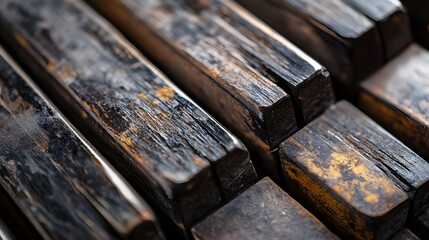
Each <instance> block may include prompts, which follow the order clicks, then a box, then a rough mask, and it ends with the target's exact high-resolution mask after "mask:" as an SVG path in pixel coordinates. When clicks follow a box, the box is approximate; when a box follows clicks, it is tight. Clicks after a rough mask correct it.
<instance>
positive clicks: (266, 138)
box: [88, 0, 334, 172]
mask: <svg viewBox="0 0 429 240" xmlns="http://www.w3.org/2000/svg"><path fill="white" fill-rule="evenodd" d="M88 2H90V3H92V4H93V5H94V6H95V7H96V8H97V9H99V10H100V12H102V13H103V14H104V15H105V16H106V17H107V18H108V19H109V20H111V21H112V22H113V23H115V24H116V26H117V27H119V29H121V30H122V31H123V33H125V34H126V35H127V36H128V37H129V39H131V40H132V41H133V42H134V43H135V44H136V45H138V46H139V47H140V49H142V50H143V51H144V52H145V53H146V54H147V55H148V56H150V58H151V59H153V60H154V61H155V62H156V63H157V65H158V66H159V67H160V68H161V69H162V70H164V71H165V72H166V73H168V75H169V76H170V77H171V78H172V79H173V80H175V81H176V82H177V83H178V84H179V85H180V86H181V87H183V88H184V89H185V90H186V91H187V92H189V93H190V94H191V95H192V96H193V97H195V98H196V99H198V101H199V102H201V103H202V104H203V105H204V106H205V107H206V108H207V109H209V110H210V111H211V112H212V113H213V114H214V115H215V116H216V117H217V118H218V119H220V120H221V121H222V122H223V123H225V124H226V125H227V127H228V128H230V129H231V130H233V131H234V133H236V134H237V135H238V136H239V137H240V139H243V141H245V143H246V145H247V146H249V149H250V150H251V151H253V153H255V152H256V154H255V155H257V156H258V158H260V159H269V158H271V156H270V151H272V150H274V149H276V148H277V147H278V144H279V143H280V142H281V141H283V140H284V139H286V137H288V136H290V135H291V134H292V133H293V132H295V131H296V129H297V127H296V124H295V117H294V110H293V106H294V107H295V113H296V114H297V121H298V123H299V124H301V125H303V124H304V123H307V122H309V121H311V120H312V119H314V118H315V117H316V116H318V115H319V114H320V113H321V112H323V111H324V110H325V109H326V108H327V107H328V106H329V105H330V104H331V103H332V102H333V100H334V96H333V91H332V87H331V82H330V79H329V75H328V73H327V72H326V70H325V69H324V68H323V67H322V66H320V65H319V64H318V63H316V62H315V61H314V60H313V59H311V58H309V57H308V56H307V55H306V54H304V53H303V52H302V51H300V50H299V49H297V48H296V47H295V46H293V45H292V44H291V43H290V42H288V41H287V40H285V39H284V38H282V37H281V36H280V35H279V34H277V33H275V32H274V31H272V30H271V29H269V28H268V27H266V26H265V25H264V24H262V23H261V22H260V21H259V20H257V19H256V18H254V17H253V16H251V15H249V14H248V13H247V12H246V11H244V10H243V9H241V8H240V7H239V6H238V5H237V4H236V3H234V2H232V1H229V0H222V1H215V2H213V3H212V5H211V7H208V8H204V9H200V11H198V12H195V11H193V9H190V8H188V7H187V5H186V4H185V3H184V2H183V1H177V0H167V1H162V0H155V1H152V0H143V1H135V0H113V1H108V2H106V1H102V0H89V1H88ZM187 2H197V4H198V2H199V1H195V0H194V1H191V0H189V1H187ZM191 6H193V5H191ZM166 56H168V57H166ZM291 98H292V100H291ZM262 164H263V165H264V166H265V167H266V168H267V169H269V170H270V172H274V171H275V170H276V168H275V164H274V161H272V160H266V161H262Z"/></svg>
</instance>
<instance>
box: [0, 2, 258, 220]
mask: <svg viewBox="0 0 429 240" xmlns="http://www.w3.org/2000/svg"><path fill="white" fill-rule="evenodd" d="M0 16H1V17H0V19H1V20H0V25H1V29H2V32H1V35H2V37H3V39H4V41H5V42H7V43H8V44H9V45H10V46H11V49H13V50H16V53H17V55H18V56H19V58H20V60H21V61H22V62H23V63H24V64H26V65H27V66H28V68H29V70H30V71H31V72H32V73H33V74H34V75H36V76H38V78H39V79H40V84H41V85H42V86H43V87H44V88H45V89H46V91H47V92H48V93H50V94H52V95H53V98H54V99H56V102H57V103H58V104H59V105H60V106H61V107H62V109H64V110H66V111H67V112H68V113H67V115H68V116H69V117H70V118H71V119H74V122H75V123H76V124H78V125H79V126H80V127H81V129H84V130H85V131H88V132H87V136H89V137H90V139H91V140H92V141H93V142H94V143H95V144H96V145H97V147H98V148H99V149H100V150H101V151H102V152H103V153H105V154H106V155H108V156H109V157H110V159H111V162H112V163H113V164H114V165H115V167H117V168H118V169H120V170H121V171H122V172H123V173H124V174H126V177H129V178H130V180H132V182H133V184H134V186H135V187H136V188H137V189H138V190H139V191H141V192H143V193H145V195H149V197H151V198H152V199H153V200H154V201H155V202H157V203H158V204H159V205H160V206H161V207H162V208H163V209H164V211H165V212H166V213H167V214H168V215H169V216H170V217H171V218H172V219H173V220H174V221H175V222H176V223H177V224H178V225H179V226H180V227H186V225H189V224H190V223H192V222H193V221H194V220H195V219H197V218H199V217H200V216H201V215H203V214H204V213H205V212H206V211H208V210H210V209H211V208H213V207H215V206H216V205H217V204H219V203H220V201H221V196H228V195H230V194H232V193H234V192H235V191H237V190H238V189H239V188H241V187H242V186H243V185H245V184H247V183H248V182H249V181H252V180H253V179H254V178H255V177H256V174H255V171H254V168H253V165H252V163H251V162H250V160H249V157H248V153H247V151H246V150H245V147H244V146H243V145H242V144H241V143H240V142H239V141H238V140H237V139H236V138H235V137H233V136H232V135H231V134H230V133H229V132H227V131H226V130H225V129H224V128H223V127H221V126H220V125H219V124H218V123H217V122H216V121H215V120H213V119H212V118H211V117H210V116H209V115H207V114H206V113H205V112H204V111H203V110H202V109H200V108H199V107H198V106H197V105H196V104H195V103H194V102H192V101H191V100H190V99H189V98H188V97H187V96H186V95H184V94H183V93H182V92H181V91H180V90H178V89H177V88H176V87H175V86H174V85H173V84H172V83H171V82H170V81H169V80H168V79H167V78H166V77H165V76H164V75H162V73H160V72H159V71H158V70H156V69H155V68H154V67H153V66H152V65H151V64H150V63H148V62H147V60H145V59H144V58H143V57H142V56H141V55H140V54H139V53H138V52H137V51H136V50H135V49H134V48H133V47H132V46H131V45H130V44H128V43H127V42H126V41H125V40H124V39H123V37H122V36H120V35H119V34H118V33H117V32H115V31H114V29H113V28H112V27H111V26H110V25H109V24H108V23H107V22H106V21H105V20H104V19H102V18H101V17H100V16H98V15H97V14H96V13H95V12H93V11H92V10H91V9H90V8H89V7H88V6H86V5H85V4H84V3H83V2H80V1H73V0H62V1H57V0H22V1H15V0H13V1H2V2H0Z"/></svg>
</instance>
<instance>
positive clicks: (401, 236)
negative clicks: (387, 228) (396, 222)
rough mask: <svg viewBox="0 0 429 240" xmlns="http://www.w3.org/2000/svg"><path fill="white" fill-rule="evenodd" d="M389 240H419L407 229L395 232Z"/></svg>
mask: <svg viewBox="0 0 429 240" xmlns="http://www.w3.org/2000/svg"><path fill="white" fill-rule="evenodd" d="M391 240H420V238H418V237H417V236H416V235H415V234H414V233H413V232H411V231H410V229H408V228H403V229H402V230H400V231H399V232H397V233H396V234H395V235H394V236H393V237H392V238H391Z"/></svg>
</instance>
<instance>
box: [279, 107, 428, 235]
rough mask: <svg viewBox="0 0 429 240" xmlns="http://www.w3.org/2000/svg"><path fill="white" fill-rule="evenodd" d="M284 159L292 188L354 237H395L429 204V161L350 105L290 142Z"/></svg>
mask: <svg viewBox="0 0 429 240" xmlns="http://www.w3.org/2000/svg"><path fill="white" fill-rule="evenodd" d="M280 158H281V160H282V166H283V170H284V175H285V178H286V180H285V182H286V187H287V189H288V190H290V191H292V192H294V193H295V194H296V195H297V196H300V198H302V199H303V200H304V201H305V202H307V204H309V205H311V206H312V207H313V208H314V209H315V210H316V211H317V212H318V213H320V214H321V215H324V218H325V219H326V220H327V221H329V222H330V223H331V224H332V225H334V226H336V227H337V228H338V230H339V231H341V232H343V233H344V234H345V235H347V236H350V237H354V238H365V239H384V238H388V237H389V236H391V235H392V234H394V233H395V232H396V231H398V230H399V229H400V228H401V227H403V226H404V224H405V223H406V220H407V217H408V216H411V217H413V216H416V215H417V214H418V213H419V212H421V211H422V210H423V209H425V208H426V207H428V205H429V198H428V194H429V163H427V162H426V161H424V160H423V159H422V158H420V157H419V156H418V155H417V154H415V153H414V152H412V151H411V150H410V149H409V148H407V147H406V146H405V145H403V144H402V143H401V142H399V141H398V140H397V139H395V138H394V137H393V136H392V135H390V134H389V133H388V132H387V131H385V130H384V129H382V128H381V127H380V126H378V125H377V124H376V123H375V122H374V121H372V120H371V119H370V118H368V117H367V116H365V115H364V114H363V113H362V112H360V111H359V110H357V109H356V108H354V107H353V106H352V105H351V104H349V103H348V102H346V101H342V102H339V103H337V104H335V105H333V106H331V107H330V108H329V110H327V111H326V112H325V113H324V114H323V115H322V116H321V117H319V118H318V119H316V120H315V121H313V122H312V123H310V124H309V125H307V126H306V127H305V128H303V129H302V130H300V131H299V132H297V133H296V134H294V135H293V136H292V137H291V138H289V139H288V140H286V141H285V142H284V143H282V145H281V146H280ZM409 209H410V211H409Z"/></svg>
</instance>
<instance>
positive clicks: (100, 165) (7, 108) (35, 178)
mask: <svg viewBox="0 0 429 240" xmlns="http://www.w3.org/2000/svg"><path fill="white" fill-rule="evenodd" d="M0 56H1V59H0V145H1V148H0V176H1V177H0V186H1V187H3V188H4V189H5V190H6V192H7V194H8V195H9V196H10V197H11V198H12V199H13V200H14V202H15V203H16V205H17V206H18V207H19V209H20V211H22V212H23V213H24V214H25V215H26V217H27V218H28V219H29V220H30V222H31V223H32V224H33V225H34V226H35V228H36V229H37V231H38V232H39V234H40V235H41V236H42V237H43V238H45V239H64V238H67V239H100V238H103V239H112V238H117V237H119V236H122V237H129V238H141V237H153V238H162V236H161V235H160V233H159V232H158V228H157V223H156V220H155V217H154V215H153V213H152V212H151V210H150V209H149V208H148V207H147V206H146V203H144V202H143V200H142V199H140V198H139V197H138V196H137V194H136V193H135V192H134V191H133V190H132V189H131V188H130V187H129V186H128V184H127V183H126V182H124V180H123V179H122V177H121V176H119V174H118V173H117V172H116V171H115V170H114V169H113V168H112V167H111V166H110V165H109V164H108V163H107V162H106V161H105V160H104V159H103V158H102V157H101V156H100V155H99V154H97V153H96V152H95V151H94V149H93V148H92V147H90V146H89V145H88V143H86V142H84V141H85V140H82V137H81V136H79V135H77V133H76V131H75V130H74V129H72V128H71V127H70V125H69V123H68V122H66V121H65V120H64V119H63V118H62V116H60V115H59V114H58V112H57V110H56V109H55V108H53V107H52V106H51V105H50V103H48V102H47V101H46V99H45V98H44V97H43V96H41V95H40V94H39V91H38V90H35V88H34V86H33V85H32V83H31V82H29V80H28V78H27V77H25V76H23V75H22V72H21V71H20V70H17V68H16V67H15V66H14V65H13V63H11V62H10V60H9V58H8V57H7V56H6V54H5V53H4V52H3V50H0ZM11 64H12V65H11ZM2 198H3V197H2ZM2 211H13V209H8V210H2Z"/></svg>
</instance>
